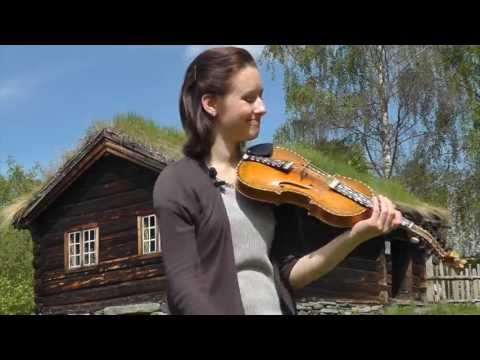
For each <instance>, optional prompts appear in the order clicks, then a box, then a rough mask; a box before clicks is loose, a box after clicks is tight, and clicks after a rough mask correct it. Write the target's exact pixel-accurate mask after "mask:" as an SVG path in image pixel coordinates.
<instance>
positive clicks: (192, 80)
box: [180, 47, 257, 159]
mask: <svg viewBox="0 0 480 360" xmlns="http://www.w3.org/2000/svg"><path fill="white" fill-rule="evenodd" d="M247 66H254V67H256V66H257V65H256V63H255V60H254V58H253V57H252V55H251V54H250V53H249V52H248V51H247V50H245V49H242V48H237V47H223V48H214V49H209V50H206V51H204V52H202V53H201V54H200V55H198V56H197V57H196V58H195V59H194V60H193V61H192V63H191V64H190V65H189V66H188V68H187V72H186V74H185V78H184V81H183V85H182V91H181V95H180V118H181V120H182V126H183V129H184V130H185V132H186V134H187V141H186V143H185V144H184V146H183V153H184V154H185V155H186V156H189V157H192V158H195V159H202V158H204V157H206V156H207V155H208V154H209V152H210V149H211V147H212V145H213V141H214V132H213V129H214V119H213V116H212V115H210V114H209V113H208V112H206V111H205V110H204V109H203V106H202V102H201V99H202V96H203V95H205V94H212V95H220V96H223V95H226V94H227V93H228V92H229V91H230V86H231V83H230V81H231V79H232V77H233V76H234V75H235V74H236V73H237V72H238V71H240V70H242V69H243V68H245V67H247Z"/></svg>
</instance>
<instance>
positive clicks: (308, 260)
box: [289, 196, 401, 289]
mask: <svg viewBox="0 0 480 360" xmlns="http://www.w3.org/2000/svg"><path fill="white" fill-rule="evenodd" d="M400 221H401V213H400V212H399V211H397V210H395V207H394V206H393V204H392V202H391V201H390V200H389V199H388V198H385V197H383V196H379V199H378V200H377V198H376V197H374V198H373V211H372V215H371V217H370V218H369V219H366V220H362V221H360V222H358V223H356V224H355V225H354V226H353V227H352V228H351V229H349V230H348V231H345V232H344V233H342V234H340V235H339V236H337V237H336V238H335V239H333V240H332V241H330V242H329V243H328V244H326V245H324V246H322V247H321V248H319V249H318V250H315V251H313V252H311V253H310V254H307V255H305V256H303V257H301V258H300V259H299V260H298V261H297V262H296V263H295V265H293V267H292V269H291V271H290V275H289V282H290V286H291V287H292V289H300V288H303V287H304V286H306V285H308V284H310V283H311V282H313V281H315V280H317V279H318V278H320V277H321V276H323V275H325V274H326V273H328V272H329V271H331V270H332V269H333V268H335V266H337V265H338V263H340V262H341V261H342V260H343V259H345V257H346V256H347V255H348V254H350V253H351V252H352V251H353V250H354V249H355V248H356V247H357V246H358V245H360V244H362V243H363V242H365V241H367V240H369V239H372V238H374V237H376V236H379V235H383V234H387V233H389V232H390V231H392V230H394V229H395V228H397V227H398V226H399V225H400Z"/></svg>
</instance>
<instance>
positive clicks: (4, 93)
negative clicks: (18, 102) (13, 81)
mask: <svg viewBox="0 0 480 360" xmlns="http://www.w3.org/2000/svg"><path fill="white" fill-rule="evenodd" d="M18 92H19V89H18V88H15V87H13V86H11V85H2V84H0V100H3V99H7V98H9V97H13V96H15V95H17V94H18Z"/></svg>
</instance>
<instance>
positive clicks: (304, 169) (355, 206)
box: [236, 143, 466, 269]
mask: <svg viewBox="0 0 480 360" xmlns="http://www.w3.org/2000/svg"><path fill="white" fill-rule="evenodd" d="M236 171H237V181H236V189H237V191H238V192H240V193H241V194H242V195H244V196H246V197H248V198H251V199H253V200H258V201H262V202H267V203H271V204H275V205H280V204H283V203H286V204H292V205H296V206H300V207H302V208H304V209H306V210H307V211H308V215H311V216H313V217H315V218H317V219H318V220H320V221H323V222H325V223H327V224H329V225H331V226H334V227H342V228H348V227H352V226H353V225H354V224H355V223H357V222H359V221H361V220H364V219H368V218H369V217H370V216H371V209H372V208H373V202H372V197H373V196H374V195H375V193H374V191H373V190H372V189H371V188H370V187H369V186H368V185H366V184H364V183H363V182H361V181H359V180H355V179H351V178H349V177H346V176H341V175H331V174H328V173H327V172H325V171H323V170H321V169H319V168H317V167H315V166H313V165H312V164H311V162H310V161H308V160H307V159H305V158H304V157H302V156H301V155H299V154H297V153H296V152H294V151H291V150H288V149H285V148H282V147H279V146H273V144H271V143H267V144H259V145H256V146H252V147H250V148H249V149H248V150H247V151H246V153H245V154H244V155H243V157H242V159H241V160H240V161H239V163H238V165H237V168H236ZM400 227H401V228H403V229H404V230H406V231H407V233H408V234H410V235H411V237H410V241H411V242H413V243H419V242H422V243H423V245H425V246H427V247H428V248H429V249H430V252H434V253H435V254H436V255H437V256H438V257H440V258H441V259H443V260H444V261H445V262H446V263H447V264H449V265H450V266H452V267H454V268H456V269H461V268H463V267H464V265H465V263H466V261H465V260H461V259H460V258H459V255H458V254H457V253H456V252H455V251H446V250H444V249H443V248H442V246H441V245H440V244H439V243H438V241H437V240H436V239H435V238H434V237H433V236H432V235H431V234H430V233H429V232H428V231H427V230H425V229H423V228H422V227H420V226H418V225H417V224H415V223H414V222H412V221H410V220H408V219H406V218H405V217H404V216H403V215H402V220H401V225H400Z"/></svg>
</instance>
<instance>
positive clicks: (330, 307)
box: [83, 298, 384, 315]
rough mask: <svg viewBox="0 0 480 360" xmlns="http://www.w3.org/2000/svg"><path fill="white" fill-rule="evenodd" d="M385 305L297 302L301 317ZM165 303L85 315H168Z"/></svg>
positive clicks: (378, 311) (378, 310)
mask: <svg viewBox="0 0 480 360" xmlns="http://www.w3.org/2000/svg"><path fill="white" fill-rule="evenodd" d="M383 307H384V306H383V305H378V304H373V303H372V304H355V303H349V302H341V301H331V300H330V301H327V300H323V299H314V298H308V299H301V300H297V309H298V314H299V315H362V314H370V315H372V314H381V313H382V311H383ZM167 314H168V310H167V307H166V304H165V303H156V302H151V303H142V304H132V305H123V306H109V307H106V308H104V309H102V310H99V311H96V312H95V313H92V314H83V315H167Z"/></svg>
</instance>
